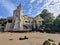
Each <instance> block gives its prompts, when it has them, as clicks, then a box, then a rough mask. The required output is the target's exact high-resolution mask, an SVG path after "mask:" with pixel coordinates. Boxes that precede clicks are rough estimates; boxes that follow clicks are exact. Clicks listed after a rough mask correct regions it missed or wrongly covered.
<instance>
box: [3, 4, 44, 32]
mask: <svg viewBox="0 0 60 45" xmlns="http://www.w3.org/2000/svg"><path fill="white" fill-rule="evenodd" d="M42 21H43V19H42V18H41V17H40V15H37V16H36V17H30V16H27V15H24V13H23V9H22V6H21V4H20V5H19V6H18V7H17V9H16V10H14V12H13V17H12V22H7V24H6V27H5V30H4V31H31V30H32V29H36V30H39V29H40V25H42Z"/></svg>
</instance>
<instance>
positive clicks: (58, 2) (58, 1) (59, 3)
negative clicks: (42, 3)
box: [45, 0, 60, 17]
mask: <svg viewBox="0 0 60 45" xmlns="http://www.w3.org/2000/svg"><path fill="white" fill-rule="evenodd" d="M45 8H46V9H48V10H49V11H50V12H52V13H54V16H55V17H57V16H58V15H59V14H60V0H53V1H52V3H51V4H49V5H47V6H46V7H45Z"/></svg>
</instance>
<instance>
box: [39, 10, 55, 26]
mask: <svg viewBox="0 0 60 45" xmlns="http://www.w3.org/2000/svg"><path fill="white" fill-rule="evenodd" d="M40 16H41V17H42V18H43V19H44V21H43V26H45V27H51V26H52V25H53V22H54V16H53V14H52V13H50V12H48V10H46V9H44V10H43V11H42V13H41V14H40Z"/></svg>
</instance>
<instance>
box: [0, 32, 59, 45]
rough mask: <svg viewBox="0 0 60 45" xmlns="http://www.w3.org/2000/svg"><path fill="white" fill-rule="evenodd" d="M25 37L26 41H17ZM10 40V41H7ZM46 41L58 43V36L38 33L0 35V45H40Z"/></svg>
mask: <svg viewBox="0 0 60 45" xmlns="http://www.w3.org/2000/svg"><path fill="white" fill-rule="evenodd" d="M24 36H27V37H28V39H26V40H19V38H20V37H22V38H23V37H24ZM9 39H12V40H9ZM47 39H53V40H55V42H60V34H48V33H40V32H30V33H0V45H42V43H43V42H44V41H45V40H47Z"/></svg>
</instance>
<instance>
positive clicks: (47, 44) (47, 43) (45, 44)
mask: <svg viewBox="0 0 60 45" xmlns="http://www.w3.org/2000/svg"><path fill="white" fill-rule="evenodd" d="M43 45H51V43H50V42H49V41H47V40H46V41H45V42H44V43H43Z"/></svg>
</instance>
